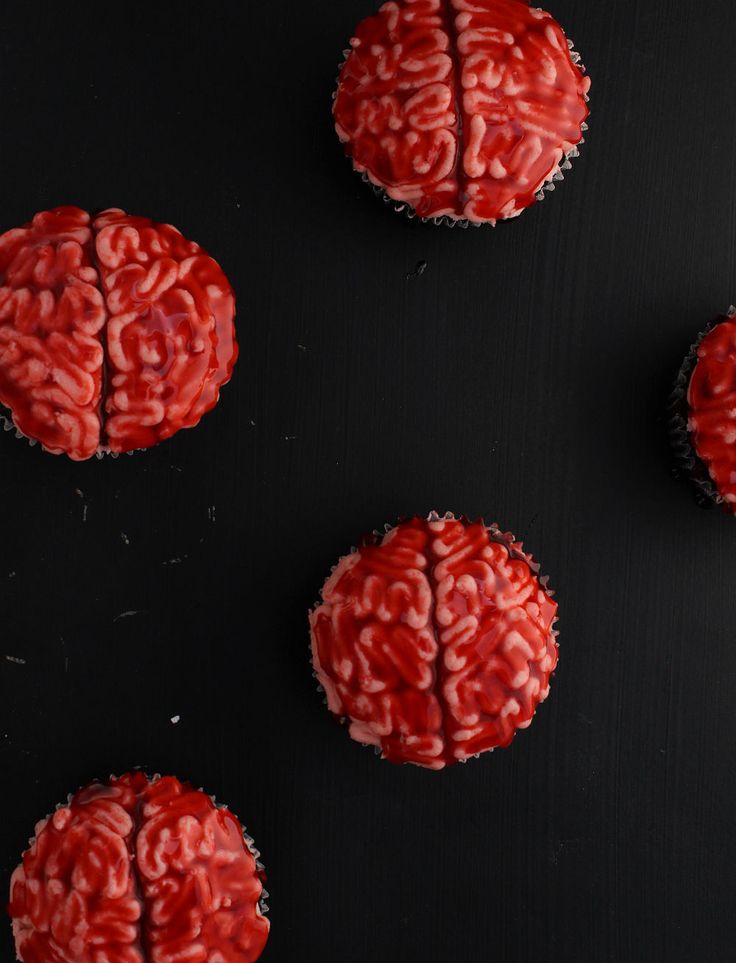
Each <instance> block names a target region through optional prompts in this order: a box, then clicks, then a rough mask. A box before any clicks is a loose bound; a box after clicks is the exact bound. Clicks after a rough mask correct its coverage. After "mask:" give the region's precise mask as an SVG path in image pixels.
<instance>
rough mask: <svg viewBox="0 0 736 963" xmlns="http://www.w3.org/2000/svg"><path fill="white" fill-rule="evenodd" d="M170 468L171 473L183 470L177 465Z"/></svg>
mask: <svg viewBox="0 0 736 963" xmlns="http://www.w3.org/2000/svg"><path fill="white" fill-rule="evenodd" d="M171 468H172V470H173V471H184V469H183V468H179V466H178V465H172V466H171Z"/></svg>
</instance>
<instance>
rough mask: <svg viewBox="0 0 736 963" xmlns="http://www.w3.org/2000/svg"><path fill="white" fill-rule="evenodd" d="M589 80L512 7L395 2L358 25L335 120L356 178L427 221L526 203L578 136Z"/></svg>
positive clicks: (483, 0) (535, 19)
mask: <svg viewBox="0 0 736 963" xmlns="http://www.w3.org/2000/svg"><path fill="white" fill-rule="evenodd" d="M589 89H590V81H589V80H588V78H587V77H585V76H584V75H583V73H582V69H581V68H580V67H578V66H576V65H575V63H573V60H572V57H571V54H570V51H569V48H568V44H567V41H566V39H565V35H564V33H563V31H562V28H561V27H560V25H559V24H558V23H557V22H556V21H555V20H554V19H553V18H552V17H551V16H550V15H549V14H548V13H545V12H544V11H542V10H538V9H536V8H533V7H529V6H528V5H527V4H526V3H522V2H518V0H398V2H390V3H385V4H384V5H383V6H382V7H381V9H380V10H379V12H378V13H377V14H376V15H375V16H373V17H369V18H368V19H366V20H364V21H363V22H362V23H361V24H360V25H359V26H358V28H357V30H356V32H355V36H354V37H353V39H352V40H351V52H350V54H349V55H348V57H347V59H346V61H345V64H344V65H343V67H342V68H341V71H340V79H339V84H338V88H337V94H336V97H335V103H334V108H333V112H334V116H335V122H336V128H337V132H338V135H339V137H340V140H341V141H342V142H343V143H344V145H345V150H346V152H347V153H348V155H349V156H351V157H352V159H353V165H354V167H355V168H356V170H358V171H360V172H361V173H365V174H367V175H368V177H369V178H370V180H371V181H372V182H373V183H374V184H376V185H378V186H380V187H382V188H383V189H384V190H385V192H386V193H387V194H388V196H389V197H391V198H393V199H394V200H396V201H399V202H404V203H406V204H407V205H408V206H409V207H411V208H412V209H413V210H414V211H416V213H417V214H418V215H420V216H421V217H425V218H439V217H442V216H446V217H448V218H449V219H450V220H458V219H467V220H469V221H472V222H475V223H483V222H490V223H495V222H496V221H497V220H501V219H504V218H509V217H514V216H516V215H517V214H520V213H521V211H523V210H524V209H525V208H526V207H529V205H531V204H533V203H534V200H535V198H536V195H537V194H538V193H539V191H540V190H541V188H542V187H543V185H544V184H545V183H546V182H548V181H550V180H551V179H552V178H553V177H554V176H555V175H557V174H558V173H559V171H560V167H561V164H562V162H563V161H564V159H565V156H566V155H568V154H570V153H571V152H572V151H573V149H574V147H575V145H576V144H579V143H580V142H581V141H582V139H583V124H584V122H585V119H586V118H587V116H588V107H587V93H588V90H589Z"/></svg>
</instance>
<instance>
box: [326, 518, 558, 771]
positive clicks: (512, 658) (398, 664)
mask: <svg viewBox="0 0 736 963" xmlns="http://www.w3.org/2000/svg"><path fill="white" fill-rule="evenodd" d="M538 573H539V567H538V566H537V564H536V563H535V562H534V561H533V559H532V558H531V556H529V555H527V554H526V553H525V552H524V551H523V550H522V546H521V545H520V544H519V543H517V542H515V541H514V538H513V536H511V535H507V534H503V533H502V532H501V531H499V529H498V528H497V527H496V526H495V525H494V526H491V527H490V528H489V527H486V526H485V525H484V524H483V523H482V522H469V521H467V520H464V519H463V520H461V519H456V518H454V517H453V516H452V515H446V516H444V517H442V518H440V517H439V516H437V515H434V514H433V515H430V517H429V518H428V519H423V518H419V517H415V518H411V519H409V520H407V521H402V522H400V523H399V524H398V525H396V526H395V527H393V528H389V529H387V531H386V533H385V534H384V535H378V534H375V535H373V536H371V537H369V538H366V539H364V541H363V544H362V545H361V547H360V548H359V549H358V550H357V551H354V552H353V553H352V554H350V555H347V556H345V557H344V558H342V559H341V560H340V562H339V564H338V565H337V566H336V568H335V569H334V570H333V572H332V575H331V576H330V577H329V578H328V580H327V582H326V583H325V585H324V588H323V589H322V603H321V604H320V605H319V606H318V607H317V608H316V609H315V610H314V611H313V612H312V613H311V614H310V625H311V640H312V660H313V665H314V669H315V674H316V676H317V678H318V680H319V682H320V684H321V685H322V687H323V688H324V691H325V693H326V695H327V705H328V708H329V709H330V711H331V712H332V713H333V715H334V716H336V717H337V718H338V719H344V720H347V722H348V724H349V731H350V735H351V736H352V738H353V739H355V740H356V741H357V742H360V743H363V744H365V745H371V746H374V747H376V749H377V751H380V753H381V755H382V756H383V758H385V759H389V760H390V761H391V762H396V763H401V762H410V763H415V764H416V765H419V766H425V767H427V768H429V769H443V768H445V767H446V766H450V765H452V764H453V763H456V762H464V761H465V760H466V759H468V758H470V757H471V756H476V755H478V754H479V753H481V752H486V751H487V750H490V749H495V748H496V747H499V746H507V745H508V744H509V743H510V742H511V740H512V739H513V737H514V735H515V733H516V731H517V730H518V729H524V728H526V727H527V726H528V725H529V724H530V723H531V721H532V717H533V716H534V713H535V711H536V708H537V705H538V704H539V703H540V702H542V701H543V700H544V699H546V698H547V695H548V694H549V683H550V676H551V674H552V672H553V671H554V668H555V666H556V664H557V642H556V636H557V633H556V631H555V630H554V628H553V626H554V624H555V622H556V614H557V605H556V603H555V602H554V601H553V600H552V598H551V593H550V592H549V590H548V589H547V586H546V580H545V579H542V578H540V577H539V574H538Z"/></svg>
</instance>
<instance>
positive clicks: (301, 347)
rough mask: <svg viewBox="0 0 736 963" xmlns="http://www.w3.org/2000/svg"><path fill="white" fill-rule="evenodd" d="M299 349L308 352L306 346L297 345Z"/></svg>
mask: <svg viewBox="0 0 736 963" xmlns="http://www.w3.org/2000/svg"><path fill="white" fill-rule="evenodd" d="M297 348H299V350H300V351H306V350H307V346H306V344H298V345H297Z"/></svg>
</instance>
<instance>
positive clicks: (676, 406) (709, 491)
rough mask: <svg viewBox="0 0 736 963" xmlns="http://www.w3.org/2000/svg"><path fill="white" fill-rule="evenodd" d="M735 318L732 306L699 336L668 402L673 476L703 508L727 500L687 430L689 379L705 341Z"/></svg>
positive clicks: (691, 348)
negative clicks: (688, 487) (683, 480)
mask: <svg viewBox="0 0 736 963" xmlns="http://www.w3.org/2000/svg"><path fill="white" fill-rule="evenodd" d="M733 317H736V307H734V306H731V308H729V310H728V311H727V312H726V314H725V315H719V316H718V317H717V318H716V319H715V320H714V321H711V322H710V324H708V325H706V327H705V328H703V330H702V331H701V332H700V333H699V334H698V336H697V338H696V339H695V342H694V343H693V344H692V345H691V346H690V349H689V351H688V353H687V354H686V355H685V358H684V360H683V362H682V364H681V365H680V368H679V370H678V372H677V375H676V377H675V383H674V386H673V388H672V392H671V394H670V397H669V400H668V402H667V435H668V437H669V441H670V447H671V449H672V454H673V458H674V466H673V474H674V475H675V477H676V478H681V477H682V478H686V479H687V481H688V482H689V483H690V485H691V487H692V489H693V494H694V496H695V501H696V503H697V504H698V505H699V506H700V507H701V508H713V507H715V506H716V505H723V504H725V499H724V498H723V497H722V496H721V494H720V493H719V492H718V489H717V488H716V486H715V483H714V481H713V479H712V478H711V476H710V472H709V471H708V466H707V465H706V464H705V462H703V461H701V459H700V458H699V457H698V454H697V452H696V451H695V448H694V446H693V444H692V439H691V435H690V430H689V428H688V417H689V408H688V401H687V394H688V389H689V387H690V379H691V377H692V374H693V371H694V370H695V366H696V364H697V363H698V349H699V347H700V345H701V343H702V341H703V339H704V338H705V337H706V336H707V335H708V334H710V332H711V331H712V330H713V328H715V327H716V326H717V325H719V324H721V323H722V322H723V321H726V320H728V319H729V318H733Z"/></svg>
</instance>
